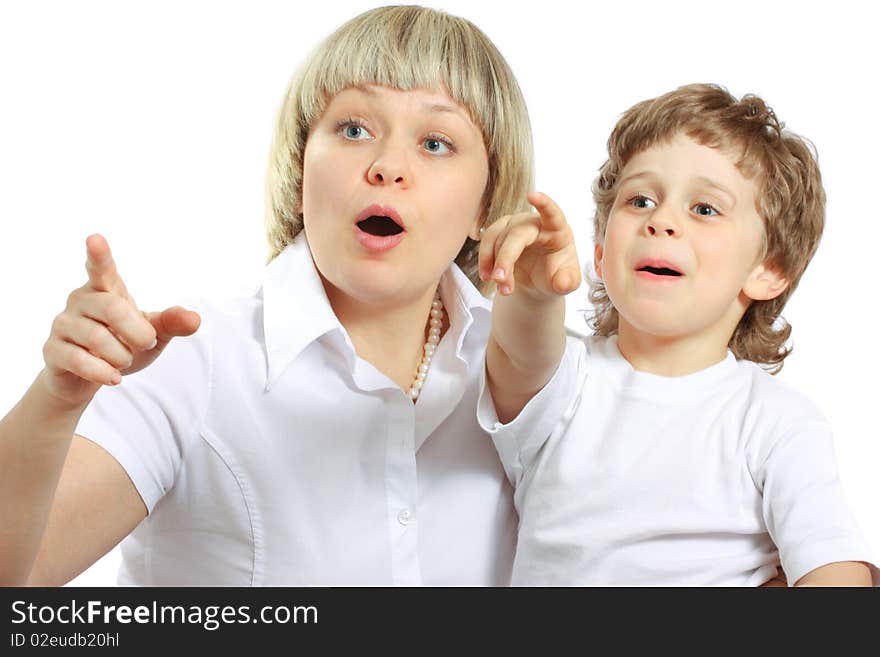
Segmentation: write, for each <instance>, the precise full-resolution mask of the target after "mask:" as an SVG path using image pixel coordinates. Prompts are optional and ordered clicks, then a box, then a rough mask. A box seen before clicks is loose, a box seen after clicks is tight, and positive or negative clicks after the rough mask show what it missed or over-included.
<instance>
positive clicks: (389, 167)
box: [367, 148, 412, 187]
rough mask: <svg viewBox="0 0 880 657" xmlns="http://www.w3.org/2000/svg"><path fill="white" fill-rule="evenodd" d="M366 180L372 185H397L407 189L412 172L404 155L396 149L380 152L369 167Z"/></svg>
mask: <svg viewBox="0 0 880 657" xmlns="http://www.w3.org/2000/svg"><path fill="white" fill-rule="evenodd" d="M367 179H368V180H369V182H370V183H371V184H373V185H390V184H397V185H400V186H402V187H408V186H409V185H410V184H411V183H412V171H411V168H410V166H409V163H408V162H407V158H406V155H405V154H403V153H402V152H400V150H398V149H392V148H386V149H384V150H382V152H380V153H379V154H378V155H377V157H376V159H375V160H373V163H372V164H371V165H370V168H369V170H368V171H367Z"/></svg>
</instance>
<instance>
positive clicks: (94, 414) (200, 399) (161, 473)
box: [76, 304, 211, 513]
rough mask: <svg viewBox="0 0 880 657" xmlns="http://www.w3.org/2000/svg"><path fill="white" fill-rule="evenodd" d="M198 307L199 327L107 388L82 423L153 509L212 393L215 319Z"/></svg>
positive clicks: (170, 481)
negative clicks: (211, 341)
mask: <svg viewBox="0 0 880 657" xmlns="http://www.w3.org/2000/svg"><path fill="white" fill-rule="evenodd" d="M187 307H189V308H193V304H188V305H187ZM193 309H194V310H196V312H199V314H200V315H201V317H202V323H201V326H200V327H199V330H198V331H197V332H196V333H195V334H194V335H192V336H189V337H185V338H174V339H173V340H172V341H171V343H170V344H169V345H168V346H167V347H166V348H165V350H164V351H163V352H162V354H161V355H160V356H159V357H158V358H157V359H156V360H155V361H154V362H153V363H152V364H151V365H150V366H149V367H147V368H145V369H143V370H141V371H140V372H137V373H135V374H132V375H129V376H125V377H123V379H122V383H121V384H119V385H118V386H104V387H102V388H101V389H100V390H99V391H98V393H97V394H96V395H95V397H94V399H93V400H92V402H91V403H90V404H89V405H88V407H86V410H85V412H84V413H83V415H82V417H81V418H80V421H79V424H78V425H77V428H76V433H77V434H79V435H80V436H83V437H84V438H87V439H89V440H90V441H92V442H94V443H96V444H98V445H100V446H101V447H102V448H103V449H105V450H106V451H107V452H109V453H110V455H111V456H113V458H115V459H116V460H117V461H118V462H119V464H120V465H121V466H122V467H123V468H124V469H125V471H126V473H128V476H129V477H130V478H131V480H132V482H133V483H134V485H135V487H136V488H137V490H138V493H139V494H140V496H141V498H142V499H143V501H144V504H145V505H146V507H147V512H148V513H152V511H153V508H154V507H155V506H156V503H157V502H158V501H159V499H161V497H162V496H163V495H164V494H165V493H166V492H167V491H168V489H169V488H171V486H172V485H173V483H174V480H175V478H176V476H177V472H178V470H179V468H180V464H181V462H182V459H183V457H184V455H185V453H186V450H187V446H188V444H189V443H190V441H191V440H192V439H193V438H194V437H195V436H197V435H198V431H199V427H200V423H201V422H202V420H203V418H204V414H205V412H206V410H207V406H208V401H209V398H210V380H211V361H210V348H209V329H210V326H209V324H210V322H209V321H208V318H207V317H206V316H205V313H204V312H203V311H202V310H201V309H200V308H197V307H196V308H193Z"/></svg>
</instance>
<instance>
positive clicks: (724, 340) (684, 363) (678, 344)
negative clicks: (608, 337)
mask: <svg viewBox="0 0 880 657" xmlns="http://www.w3.org/2000/svg"><path fill="white" fill-rule="evenodd" d="M617 334H618V337H617V346H618V349H619V350H620V353H621V354H622V355H623V357H624V358H625V359H626V360H627V361H628V362H629V364H630V365H632V367H633V369H635V370H637V371H639V372H647V373H649V374H656V375H658V376H685V375H687V374H693V373H694V372H699V371H700V370H704V369H706V368H707V367H711V366H712V365H716V364H718V363H720V362H721V361H723V360H724V359H725V358H726V357H727V344H728V342H729V341H730V335H727V334H726V333H725V332H724V331H710V332H704V333H699V334H695V335H685V336H672V337H667V336H657V335H652V334H650V333H647V332H645V331H642V330H640V329H638V328H636V327H634V326H632V325H631V324H629V323H627V322H626V320H624V319H623V318H622V317H621V318H620V322H619V325H618V331H617Z"/></svg>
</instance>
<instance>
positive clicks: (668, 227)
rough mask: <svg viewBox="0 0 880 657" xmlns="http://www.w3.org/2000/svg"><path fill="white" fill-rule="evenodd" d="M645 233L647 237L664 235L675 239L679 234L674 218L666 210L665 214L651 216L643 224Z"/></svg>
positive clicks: (656, 213)
mask: <svg viewBox="0 0 880 657" xmlns="http://www.w3.org/2000/svg"><path fill="white" fill-rule="evenodd" d="M645 231H646V232H647V233H648V235H651V236H655V235H660V236H661V237H662V236H664V235H666V236H668V237H676V236H678V235H679V234H680V233H681V229H680V227H679V225H678V222H677V221H676V218H675V216H674V215H673V214H672V212H671V211H670V210H668V209H667V210H666V211H665V212H663V211H660V212H654V213H653V214H651V216H650V217H648V219H647V221H646V222H645Z"/></svg>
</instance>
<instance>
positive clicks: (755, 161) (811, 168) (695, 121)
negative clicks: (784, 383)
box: [589, 84, 825, 374]
mask: <svg viewBox="0 0 880 657" xmlns="http://www.w3.org/2000/svg"><path fill="white" fill-rule="evenodd" d="M680 133H683V134H686V135H687V136H689V137H691V138H692V139H694V140H696V141H697V142H699V143H700V144H703V145H704V146H709V147H711V148H719V149H723V150H725V151H727V152H730V153H734V154H735V157H737V161H736V165H737V168H738V169H739V170H740V172H741V173H742V174H743V175H744V176H745V177H746V178H749V179H753V180H755V181H756V183H757V186H758V196H757V203H758V207H757V208H756V209H757V211H758V214H759V216H760V217H761V218H762V219H763V221H764V253H763V255H764V262H765V263H767V264H768V265H769V266H770V267H772V268H774V269H775V270H776V271H777V272H778V273H780V274H782V275H783V276H784V277H785V278H786V279H787V280H788V281H789V285H788V287H787V288H786V290H785V291H784V292H783V293H782V294H780V295H779V296H778V297H776V298H775V299H770V300H767V301H753V302H752V304H751V305H750V306H749V308H748V309H747V310H746V312H745V314H744V315H743V317H742V319H741V320H740V322H739V324H738V325H737V327H736V329H735V330H734V332H733V336H732V337H731V338H730V343H729V345H728V346H729V348H730V350H731V351H733V353H734V355H735V356H736V357H737V358H738V359H746V360H750V361H753V362H755V363H758V364H760V365H762V366H764V367H765V369H767V370H768V371H769V372H770V373H771V374H776V373H777V372H779V370H781V369H782V362H783V360H784V359H785V357H786V356H788V354H789V353H791V347H790V346H788V345H787V342H788V338H789V335H790V334H791V325H790V324H788V323H787V322H786V321H785V320H784V319H783V318H782V316H781V313H782V309H783V308H784V307H785V304H786V302H787V301H788V298H789V297H790V296H791V294H792V293H793V292H794V290H795V288H796V287H797V284H798V281H799V280H800V278H801V276H802V275H803V273H804V270H805V269H806V268H807V264H808V263H809V262H810V259H811V258H812V257H813V254H814V253H815V252H816V247H817V246H818V245H819V239H820V237H821V236H822V229H823V227H824V224H825V191H824V189H823V188H822V179H821V176H820V174H819V166H818V164H817V162H816V154H815V148H814V147H813V145H812V144H811V143H810V142H809V141H807V140H806V139H804V138H802V137H799V136H798V135H795V134H793V133H791V132H789V131H788V130H785V129H784V124H783V123H782V122H780V121H779V120H778V119H777V118H776V115H775V114H774V113H773V110H772V109H770V108H769V107H768V106H767V105H766V104H765V102H764V101H763V100H762V99H761V98H759V97H758V96H755V95H751V94H750V95H746V96H743V97H742V98H741V99H740V100H737V99H736V98H735V97H734V96H732V95H731V94H730V93H729V92H728V91H727V90H726V89H724V88H723V87H720V86H718V85H712V84H691V85H687V86H684V87H680V88H678V89H676V90H675V91H672V92H670V93H667V94H664V95H662V96H659V97H657V98H653V99H651V100H646V101H643V102H641V103H638V104H637V105H634V106H633V107H631V108H630V109H629V110H627V111H626V112H625V113H624V114H623V116H622V117H621V118H620V120H619V121H618V122H617V125H616V126H615V127H614V130H613V131H612V132H611V136H610V137H609V138H608V160H607V161H606V162H605V163H604V164H603V165H602V167H601V168H600V169H599V175H598V177H597V178H596V180H595V181H594V182H593V199H594V200H595V202H596V214H595V216H594V218H593V227H594V230H595V233H594V235H595V240H596V242H597V243H601V242H603V241H604V236H605V229H606V227H607V226H608V218H609V215H610V213H611V209H612V207H613V206H614V201H615V197H616V195H617V181H618V179H619V176H620V172H621V171H622V170H623V168H624V167H625V166H626V164H627V162H629V160H630V159H631V158H632V157H633V156H634V155H636V154H638V153H640V152H642V151H644V150H645V149H647V148H650V147H651V146H654V145H655V144H657V143H660V142H664V141H667V140H670V139H672V138H673V137H675V135H677V134H680ZM590 300H591V301H592V302H593V307H594V311H593V314H592V316H591V317H590V318H589V324H590V327H591V328H592V329H593V331H594V332H595V333H596V334H597V335H612V334H614V333H616V332H617V326H618V314H617V310H616V309H615V308H614V306H613V305H612V303H611V299H610V298H609V297H608V294H607V292H606V290H605V286H604V284H603V282H602V281H601V280H595V279H592V278H591V280H590Z"/></svg>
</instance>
